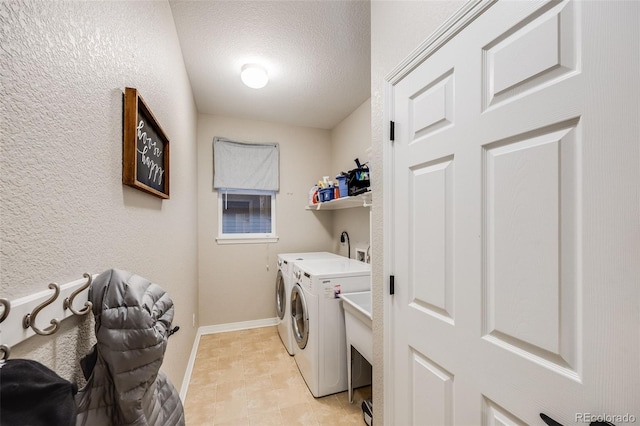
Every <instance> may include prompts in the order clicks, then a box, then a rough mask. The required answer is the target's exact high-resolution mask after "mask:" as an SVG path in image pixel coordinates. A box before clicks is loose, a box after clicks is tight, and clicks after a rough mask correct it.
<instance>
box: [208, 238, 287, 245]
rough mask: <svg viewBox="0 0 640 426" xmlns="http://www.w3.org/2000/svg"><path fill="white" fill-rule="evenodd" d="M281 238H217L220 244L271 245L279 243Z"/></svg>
mask: <svg viewBox="0 0 640 426" xmlns="http://www.w3.org/2000/svg"><path fill="white" fill-rule="evenodd" d="M278 239H279V237H226V236H225V237H217V238H216V242H217V243H218V244H269V243H277V242H278Z"/></svg>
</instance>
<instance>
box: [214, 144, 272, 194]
mask: <svg viewBox="0 0 640 426" xmlns="http://www.w3.org/2000/svg"><path fill="white" fill-rule="evenodd" d="M279 165H280V148H279V146H278V144H277V143H244V142H235V141H231V140H228V139H225V138H222V137H218V136H216V137H215V138H213V189H250V190H261V191H278V190H279V189H280V175H279V170H280V167H279Z"/></svg>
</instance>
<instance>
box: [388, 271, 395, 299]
mask: <svg viewBox="0 0 640 426" xmlns="http://www.w3.org/2000/svg"><path fill="white" fill-rule="evenodd" d="M389 294H391V295H393V294H396V277H395V275H389Z"/></svg>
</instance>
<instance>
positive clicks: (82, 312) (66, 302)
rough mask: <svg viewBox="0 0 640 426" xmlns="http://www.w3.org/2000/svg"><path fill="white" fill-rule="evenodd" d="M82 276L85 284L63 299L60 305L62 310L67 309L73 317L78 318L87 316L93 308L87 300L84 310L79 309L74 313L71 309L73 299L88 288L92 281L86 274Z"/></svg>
mask: <svg viewBox="0 0 640 426" xmlns="http://www.w3.org/2000/svg"><path fill="white" fill-rule="evenodd" d="M82 276H83V277H85V278H86V279H87V282H86V283H85V284H84V285H83V286H82V287H78V289H77V290H76V291H74V292H73V293H71V295H70V296H69V297H67V298H65V299H64V302H63V304H62V306H63V307H64V309H69V310H70V311H71V312H73V314H74V315H78V316H82V315H86V314H88V313H89V312H90V311H91V308H92V307H93V304H92V303H91V302H89V301H88V300H87V301H86V302H84V308H82V309H80V310H79V311H76V310H75V309H74V308H73V299H74V298H75V297H76V296H77V295H78V294H80V293H81V292H82V291H84V290H86V289H87V288H89V286H90V285H91V282H92V281H93V277H91V275H90V274H87V273H86V272H85V273H84V274H82Z"/></svg>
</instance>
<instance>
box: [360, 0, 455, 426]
mask: <svg viewBox="0 0 640 426" xmlns="http://www.w3.org/2000/svg"><path fill="white" fill-rule="evenodd" d="M463 4H464V1H458V0H456V1H453V0H447V1H444V0H443V1H374V2H372V3H371V131H372V135H371V136H372V146H373V156H372V157H373V158H372V161H371V165H372V168H373V170H375V173H374V174H373V182H372V187H373V199H374V200H375V203H374V205H373V207H372V239H373V241H372V248H373V264H372V268H373V317H374V322H373V339H374V341H373V351H374V354H373V357H374V366H375V367H376V368H375V369H374V372H373V375H374V377H373V381H374V382H373V397H374V404H373V405H374V410H375V417H376V424H382V422H383V417H384V405H383V399H382V398H383V392H384V380H383V379H384V371H383V368H382V364H383V350H384V340H383V339H384V334H383V332H384V323H383V320H384V319H383V313H384V312H383V306H384V298H385V297H387V295H386V294H385V293H384V292H383V290H384V276H383V270H382V266H383V263H382V262H383V259H382V256H383V247H384V243H385V241H384V238H383V237H384V233H383V227H382V225H383V223H382V221H383V217H384V216H383V197H384V194H383V192H382V174H383V161H382V146H383V145H382V144H383V142H384V141H385V140H387V139H388V137H387V136H385V135H384V131H383V130H384V129H385V128H386V127H385V126H384V122H383V112H384V107H385V104H384V102H385V98H384V87H385V84H384V83H385V80H384V77H385V75H387V74H388V73H389V72H391V71H392V70H393V69H394V68H395V67H396V66H397V65H398V64H399V63H400V62H401V61H402V60H403V59H404V58H406V57H407V56H408V55H409V54H410V53H411V52H412V51H413V50H414V49H415V48H417V47H418V45H419V44H420V43H422V42H423V41H424V40H425V39H427V38H428V37H429V35H430V34H431V33H433V32H434V31H435V30H436V29H437V28H438V27H439V26H440V25H442V24H443V23H444V22H445V21H446V20H447V18H448V17H449V16H451V15H452V14H453V13H455V12H456V10H458V9H459V8H460V7H461V6H462V5H463Z"/></svg>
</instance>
